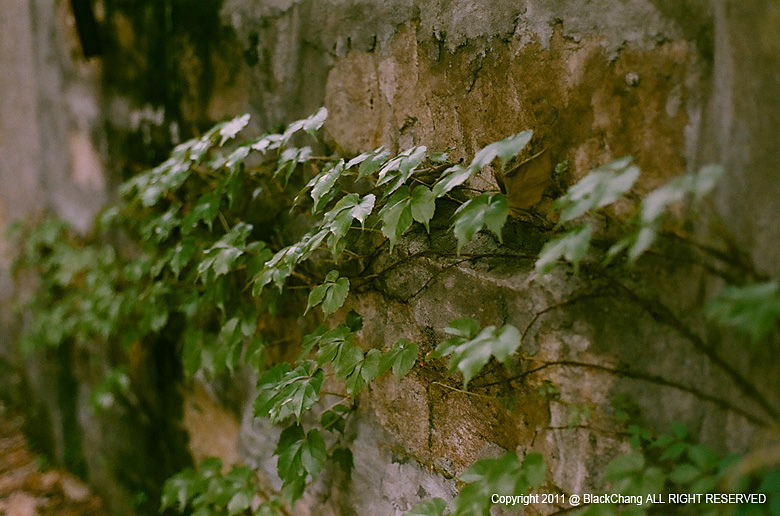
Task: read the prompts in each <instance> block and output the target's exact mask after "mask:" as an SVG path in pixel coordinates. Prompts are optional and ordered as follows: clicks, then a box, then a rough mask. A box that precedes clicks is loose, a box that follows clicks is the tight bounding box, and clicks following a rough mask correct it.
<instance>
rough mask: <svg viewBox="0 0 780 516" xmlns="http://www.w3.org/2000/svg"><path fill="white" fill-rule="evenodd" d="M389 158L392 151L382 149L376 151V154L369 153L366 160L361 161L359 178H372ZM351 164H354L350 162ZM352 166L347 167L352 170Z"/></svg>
mask: <svg viewBox="0 0 780 516" xmlns="http://www.w3.org/2000/svg"><path fill="white" fill-rule="evenodd" d="M389 157H390V151H389V150H386V149H383V148H382V147H380V148H378V149H376V150H375V151H374V152H370V153H368V155H367V156H366V158H365V159H364V160H361V163H360V167H359V168H358V177H364V176H370V175H372V174H374V173H375V172H376V171H377V170H379V168H380V167H381V166H382V165H384V164H385V163H386V162H387V159H388V158H389ZM353 161H354V160H353ZM350 163H352V162H351V161H350ZM350 166H351V165H350ZM350 166H347V168H350Z"/></svg>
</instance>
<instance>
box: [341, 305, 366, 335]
mask: <svg viewBox="0 0 780 516" xmlns="http://www.w3.org/2000/svg"><path fill="white" fill-rule="evenodd" d="M344 322H345V323H346V325H347V327H348V328H349V330H350V331H352V332H356V331H360V330H361V329H363V317H362V316H361V315H360V314H359V313H357V312H356V311H354V310H350V311H349V313H347V317H346V320H345V321H344Z"/></svg>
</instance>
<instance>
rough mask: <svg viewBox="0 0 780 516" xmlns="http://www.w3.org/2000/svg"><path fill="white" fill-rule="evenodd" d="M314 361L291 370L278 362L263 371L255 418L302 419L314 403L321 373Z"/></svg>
mask: <svg viewBox="0 0 780 516" xmlns="http://www.w3.org/2000/svg"><path fill="white" fill-rule="evenodd" d="M312 366H313V364H312V363H311V362H304V363H302V364H301V365H299V366H298V367H296V368H295V369H293V370H291V369H290V365H289V364H287V363H282V364H278V365H276V366H274V367H272V368H271V369H269V370H268V371H266V372H265V373H264V374H263V375H262V376H261V377H260V379H259V380H258V382H257V388H258V395H257V399H256V400H255V404H254V415H255V417H265V416H267V417H269V418H270V419H271V420H272V421H274V422H279V421H282V420H284V419H287V418H288V417H290V416H295V418H296V419H299V420H300V418H301V416H302V415H303V413H304V412H306V411H307V410H309V409H310V408H311V407H313V406H314V404H315V403H316V402H317V400H318V399H319V396H320V389H321V388H322V381H323V379H324V376H325V375H324V373H323V371H322V369H316V370H315V371H314V372H313V373H309V370H310V369H311V368H312Z"/></svg>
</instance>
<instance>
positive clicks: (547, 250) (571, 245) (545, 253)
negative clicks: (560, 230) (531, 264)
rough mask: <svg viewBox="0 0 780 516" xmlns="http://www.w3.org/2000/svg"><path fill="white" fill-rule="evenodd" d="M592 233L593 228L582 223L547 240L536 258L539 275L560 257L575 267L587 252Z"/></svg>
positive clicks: (548, 269)
mask: <svg viewBox="0 0 780 516" xmlns="http://www.w3.org/2000/svg"><path fill="white" fill-rule="evenodd" d="M592 234H593V228H591V226H590V225H589V224H584V225H582V226H580V227H578V228H575V229H572V230H570V231H567V232H566V233H564V234H563V235H561V236H560V237H558V238H556V239H554V240H551V241H549V242H547V243H546V244H545V245H544V247H543V248H542V251H541V252H540V253H539V259H537V260H536V271H537V272H538V273H539V274H540V275H544V274H547V273H549V272H550V271H551V270H552V269H553V267H555V264H556V263H557V262H558V260H560V259H566V260H567V261H569V262H570V263H571V264H573V265H574V266H575V268H576V267H577V266H578V265H579V263H580V261H581V260H582V259H583V258H584V257H585V254H586V253H587V252H588V247H589V246H590V239H591V235H592Z"/></svg>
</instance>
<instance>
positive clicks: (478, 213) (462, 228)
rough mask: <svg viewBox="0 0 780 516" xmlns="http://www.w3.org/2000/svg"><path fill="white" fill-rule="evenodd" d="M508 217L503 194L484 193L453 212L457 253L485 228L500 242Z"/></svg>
mask: <svg viewBox="0 0 780 516" xmlns="http://www.w3.org/2000/svg"><path fill="white" fill-rule="evenodd" d="M508 215H509V207H508V206H507V202H506V197H505V196H504V195H503V194H487V193H484V194H481V195H478V196H477V197H474V198H473V199H471V200H469V201H468V202H466V203H465V204H463V205H462V206H461V207H460V208H458V210H457V211H456V212H455V224H454V233H455V238H457V240H458V252H460V250H461V248H462V247H463V246H464V245H465V244H466V243H468V242H470V241H471V239H472V238H474V235H475V234H476V233H477V231H479V230H480V229H482V228H483V227H485V226H486V227H487V229H489V230H490V231H492V232H493V234H495V235H496V237H498V240H499V242H502V241H503V240H502V238H501V229H502V228H503V227H504V223H505V222H506V218H507V216H508Z"/></svg>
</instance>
